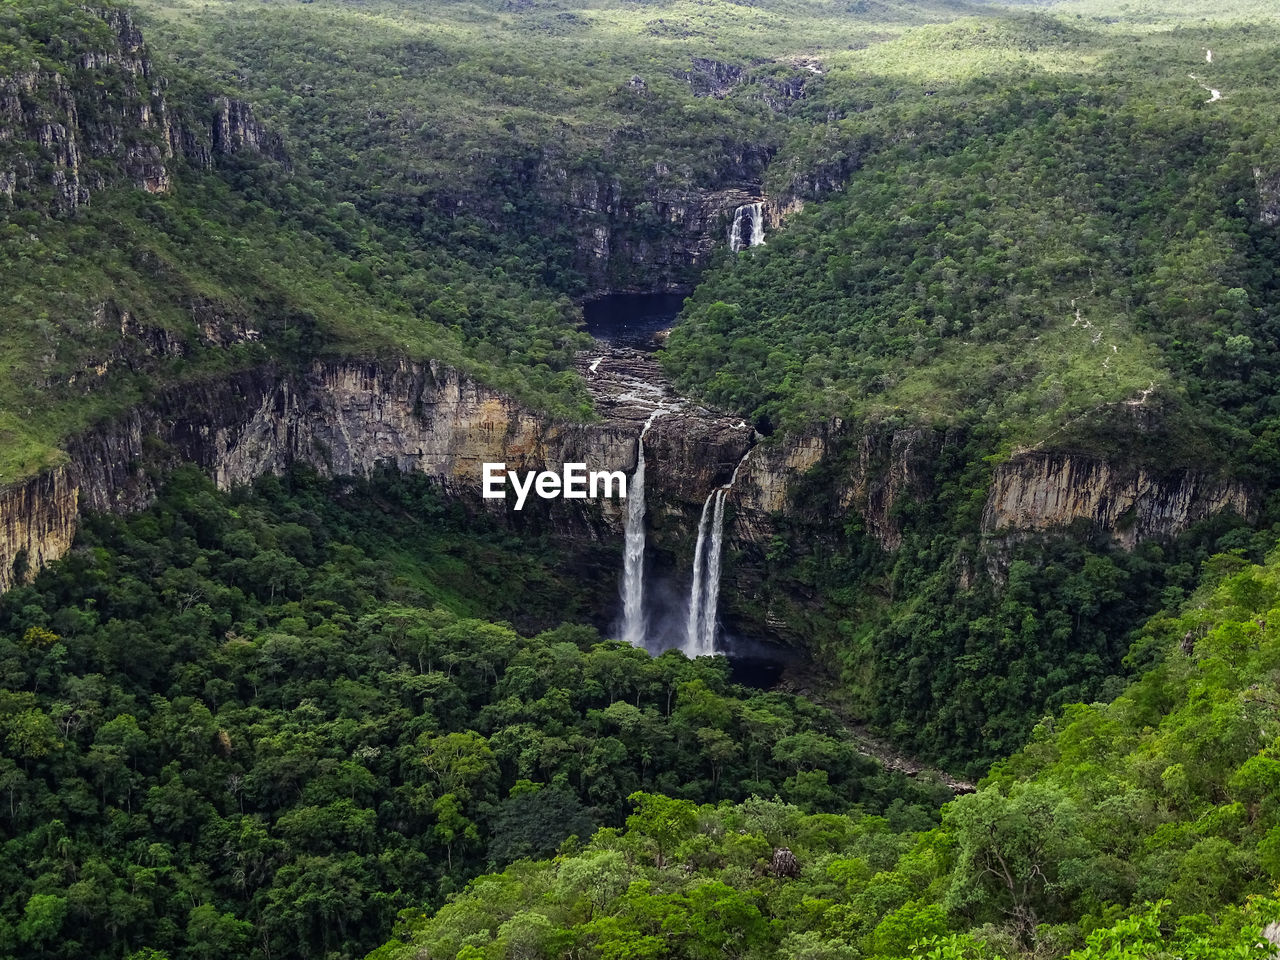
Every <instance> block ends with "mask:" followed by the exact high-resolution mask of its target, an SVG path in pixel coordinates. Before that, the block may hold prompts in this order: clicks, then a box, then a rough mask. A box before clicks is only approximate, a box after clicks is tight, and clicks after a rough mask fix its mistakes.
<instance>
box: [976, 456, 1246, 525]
mask: <svg viewBox="0 0 1280 960" xmlns="http://www.w3.org/2000/svg"><path fill="white" fill-rule="evenodd" d="M1223 510H1234V511H1235V512H1236V513H1238V514H1240V515H1241V516H1242V517H1249V516H1250V515H1251V514H1252V513H1253V511H1254V505H1253V503H1252V499H1251V496H1250V492H1249V490H1248V489H1247V488H1246V487H1245V486H1244V485H1243V484H1241V483H1238V482H1236V481H1233V480H1224V479H1219V478H1214V477H1212V476H1210V475H1208V474H1206V473H1204V472H1202V471H1197V470H1182V471H1173V472H1167V473H1161V474H1157V473H1154V472H1152V471H1149V470H1147V469H1144V468H1141V467H1131V466H1125V465H1123V464H1115V463H1110V462H1108V461H1106V460H1102V459H1098V458H1091V457H1081V456H1071V455H1069V454H1053V453H1034V454H1024V455H1021V456H1017V457H1014V458H1013V459H1012V460H1010V461H1008V462H1006V463H1003V464H1001V465H1000V466H999V467H997V468H996V471H995V476H994V477H993V479H992V484H991V492H990V495H989V496H988V497H987V504H986V508H985V510H984V511H983V514H982V529H983V531H984V532H985V533H989V534H997V535H998V534H1003V533H1009V532H1015V533H1017V532H1025V531H1038V530H1047V529H1052V528H1054V527H1063V526H1067V525H1069V524H1071V523H1073V522H1075V521H1077V520H1084V521H1086V522H1088V523H1089V524H1091V525H1093V526H1094V527H1097V528H1098V529H1101V530H1104V531H1108V532H1110V534H1111V535H1112V537H1113V538H1114V539H1115V540H1116V541H1117V542H1119V543H1120V544H1121V545H1122V546H1124V547H1125V548H1128V549H1132V548H1133V547H1134V546H1136V545H1137V544H1139V543H1141V542H1143V541H1144V540H1153V539H1159V538H1163V537H1168V536H1172V535H1175V534H1177V533H1180V532H1181V531H1183V530H1185V529H1186V528H1187V527H1189V526H1190V525H1191V524H1193V523H1195V522H1196V521H1198V520H1203V519H1205V518H1206V517H1209V516H1212V515H1213V514H1216V513H1219V512H1220V511H1223Z"/></svg>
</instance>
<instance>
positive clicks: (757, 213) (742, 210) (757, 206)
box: [729, 202, 764, 253]
mask: <svg viewBox="0 0 1280 960" xmlns="http://www.w3.org/2000/svg"><path fill="white" fill-rule="evenodd" d="M747 218H750V220H751V234H750V236H749V237H748V238H747V239H745V240H744V239H743V236H742V221H743V220H744V219H747ZM763 244H764V203H762V202H757V203H745V204H743V205H742V206H740V207H738V208H737V209H736V210H734V211H733V226H732V227H730V228H729V249H730V250H732V251H733V252H734V253H737V252H739V251H740V250H745V249H746V248H747V247H749V246H750V247H759V246H762V245H763Z"/></svg>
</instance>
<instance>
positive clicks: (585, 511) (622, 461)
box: [0, 358, 1254, 590]
mask: <svg viewBox="0 0 1280 960" xmlns="http://www.w3.org/2000/svg"><path fill="white" fill-rule="evenodd" d="M611 363H612V361H611ZM616 366H618V367H619V370H617V371H614V372H612V373H610V372H609V371H608V369H607V368H606V369H605V370H602V371H599V372H590V373H589V374H588V376H589V379H588V382H589V384H590V385H591V388H592V391H593V394H594V396H595V399H596V405H597V408H598V409H599V410H600V412H601V419H600V420H598V421H597V422H594V423H587V424H579V423H565V422H557V421H553V420H549V419H547V418H546V417H544V416H543V415H541V414H538V413H537V412H534V411H531V410H528V409H526V408H524V407H522V406H521V405H520V404H518V403H517V402H515V401H514V400H512V399H511V398H510V397H507V396H505V395H504V394H502V393H500V392H498V391H496V390H494V389H492V388H490V387H487V386H485V385H483V384H481V383H478V382H477V381H475V380H473V379H472V378H470V377H468V376H467V375H465V374H463V373H460V372H459V371H457V370H455V369H452V368H450V367H447V366H444V365H442V364H438V363H434V362H431V363H410V362H407V361H406V362H400V363H389V364H388V363H377V362H372V361H336V360H331V361H317V362H315V363H313V364H312V365H310V366H309V367H307V368H306V369H305V370H301V371H287V370H284V369H281V368H278V367H274V366H267V367H261V368H257V369H253V370H249V371H244V372H241V373H238V374H234V375H230V376H225V377H221V378H218V379H211V380H208V381H204V382H197V383H190V384H186V385H183V386H181V387H176V388H173V389H171V390H169V391H166V392H164V393H162V394H160V395H159V396H157V397H156V398H155V399H154V400H153V401H152V402H151V403H149V404H147V405H146V406H144V407H141V408H138V409H135V410H134V411H132V412H130V413H129V414H128V415H126V416H124V417H123V418H120V419H117V420H114V421H110V422H107V423H104V424H101V425H99V426H98V427H97V428H95V429H93V430H90V431H89V432H87V433H86V434H84V435H83V436H81V437H79V438H77V439H75V440H73V441H72V442H71V443H69V444H68V446H67V450H66V452H67V461H66V462H65V463H64V464H62V465H60V466H58V467H57V468H55V469H52V470H49V471H46V472H44V473H41V474H39V475H37V476H34V477H31V478H28V479H26V480H24V481H21V482H19V483H17V484H14V485H11V486H9V487H8V488H6V489H4V490H0V590H2V589H7V588H8V587H10V586H11V585H13V584H14V583H15V582H18V581H20V580H21V579H23V578H24V577H25V576H26V575H28V574H30V573H34V572H35V571H37V570H39V569H40V568H41V567H43V566H45V565H47V564H48V563H50V562H52V561H53V560H55V559H57V558H58V557H59V556H62V555H63V554H64V553H66V551H67V550H68V549H70V546H71V543H72V540H73V538H74V535H75V529H76V518H77V514H78V511H79V510H80V509H90V510H95V511H105V512H115V513H123V512H128V511H134V510H139V509H142V508H144V507H145V506H146V505H147V504H149V503H150V502H151V501H152V499H153V498H154V496H155V492H156V484H157V482H158V481H159V479H160V478H162V477H163V475H164V474H165V473H166V472H167V471H168V470H170V469H172V468H173V467H175V466H177V465H179V464H182V463H192V464H195V465H197V466H198V467H200V468H201V469H202V470H203V471H205V472H206V473H207V474H208V475H209V476H210V477H211V478H213V480H214V481H215V482H216V483H217V485H218V486H219V487H221V488H224V489H226V488H229V487H231V486H233V485H235V484H241V483H248V482H250V481H252V480H253V479H255V478H256V477H259V476H261V475H263V474H265V473H279V472H281V471H284V470H286V469H288V468H289V467H291V466H294V465H307V466H310V467H312V468H314V469H315V470H317V471H318V472H320V473H321V474H323V475H326V476H347V475H353V476H367V475H369V474H370V473H371V472H373V471H374V470H376V469H377V468H379V467H380V466H383V465H394V466H395V467H396V468H398V469H400V470H401V471H405V472H416V473H421V474H424V475H426V476H429V477H432V478H434V479H435V480H436V481H437V482H438V483H439V485H440V486H441V488H442V489H443V490H445V491H446V492H447V493H448V494H449V495H451V496H454V497H457V498H460V499H463V500H466V501H468V502H470V503H472V505H473V506H474V507H476V508H478V509H489V510H491V511H494V512H495V513H498V514H503V513H506V511H507V510H508V509H509V504H508V503H506V502H504V501H496V500H489V501H485V500H482V499H481V497H480V490H481V473H482V464H483V463H485V462H505V463H506V464H507V465H508V468H509V469H513V470H527V469H536V468H542V467H549V468H552V469H558V468H559V467H560V465H561V464H563V463H565V462H582V463H586V464H588V465H589V468H590V469H596V470H621V471H623V472H625V473H627V474H628V475H630V473H631V471H632V470H633V469H634V467H635V457H636V442H637V437H638V436H639V434H640V430H641V427H642V425H643V423H644V421H645V420H646V419H647V418H648V416H649V414H650V413H651V412H652V410H653V409H654V408H655V405H670V409H669V410H668V411H667V412H666V413H665V414H664V415H661V416H659V417H658V418H657V419H656V420H655V422H654V425H653V428H652V429H651V430H650V432H649V434H648V436H647V438H646V440H645V443H646V458H647V460H648V462H649V463H650V464H651V467H652V468H651V469H650V470H649V471H648V484H647V485H648V491H649V497H650V500H651V504H652V505H653V506H654V508H655V510H660V511H662V512H663V513H664V514H665V515H666V516H667V517H669V518H670V519H671V520H672V523H670V524H669V525H666V529H667V530H669V531H681V532H682V534H681V535H683V536H685V537H689V536H690V535H691V532H692V531H696V524H697V517H698V515H699V512H700V510H701V508H702V504H703V502H704V501H705V499H706V497H707V495H708V494H709V493H710V492H711V490H713V489H714V488H715V487H717V486H719V485H722V484H725V483H727V482H728V481H729V478H730V476H731V475H732V474H733V471H734V468H735V467H736V466H737V465H738V463H739V461H740V460H742V458H743V457H744V455H747V454H748V451H750V455H749V456H748V457H747V460H746V462H745V463H744V464H743V468H742V470H741V472H740V475H739V477H738V480H737V483H736V485H735V487H734V492H733V495H732V503H733V507H734V514H735V521H734V523H733V525H732V526H731V527H730V528H729V529H728V532H727V535H728V536H729V537H730V538H731V539H735V540H737V541H739V542H741V543H744V544H754V545H756V546H762V545H765V544H767V543H768V541H769V538H770V537H771V536H772V535H773V534H774V532H775V531H776V529H777V520H778V518H779V517H781V516H786V517H787V518H788V519H790V520H792V521H797V522H799V523H801V524H802V525H803V526H806V527H809V528H811V529H813V530H814V531H815V535H816V536H820V535H822V534H823V532H824V531H829V530H830V529H831V528H832V524H833V523H835V524H841V523H843V522H844V518H846V517H847V515H848V514H850V513H855V514H857V515H858V516H859V517H860V518H861V520H862V523H863V529H864V530H865V531H866V533H867V535H868V536H870V537H871V538H873V539H874V540H875V541H876V542H877V543H878V544H879V545H880V546H881V547H882V548H883V549H884V550H886V551H892V550H896V549H897V548H898V547H899V546H900V545H901V543H902V535H903V529H902V519H901V513H900V510H899V509H897V508H899V507H900V506H901V505H902V504H903V503H905V502H908V501H918V502H922V501H924V500H927V499H928V498H929V497H930V496H932V494H933V492H934V490H935V486H936V483H937V479H936V473H937V464H938V462H939V459H940V457H941V456H942V455H943V454H944V453H945V450H946V448H947V447H948V445H950V444H953V443H957V442H959V438H958V437H957V436H956V435H955V434H954V433H953V432H951V431H944V430H933V429H927V428H910V429H894V430H885V431H881V432H875V431H870V432H866V433H865V434H863V435H861V436H858V437H854V438H852V440H851V439H850V437H849V436H848V435H846V429H847V428H846V426H845V425H844V424H841V423H840V422H839V421H836V422H833V423H831V424H828V425H827V427H826V428H825V429H823V430H821V431H815V432H814V433H811V434H809V435H806V436H797V437H790V438H786V439H781V440H773V441H766V442H758V441H759V438H758V437H757V436H756V435H755V433H754V431H753V430H751V429H750V427H748V426H747V425H746V424H745V423H743V422H742V421H741V420H739V419H737V418H733V417H726V416H723V415H721V414H717V413H715V412H713V411H709V410H706V409H705V408H701V407H699V406H697V405H695V404H692V403H688V402H685V401H681V400H680V399H679V398H676V397H674V396H673V395H671V394H670V393H669V392H664V391H668V390H669V388H668V387H666V385H665V384H663V383H662V382H661V381H659V380H657V378H656V375H655V373H654V371H655V370H656V365H655V364H654V361H653V360H652V358H649V359H648V360H642V361H636V363H635V365H633V366H631V367H627V365H626V364H623V363H618V364H616ZM584 369H585V367H584ZM646 378H648V379H646ZM646 383H648V384H650V385H653V384H655V383H656V386H653V390H654V393H653V394H652V396H649V397H645V398H641V399H638V398H637V392H638V386H639V385H642V384H646ZM526 509H529V508H526ZM1223 510H1234V511H1235V512H1237V513H1239V514H1241V515H1242V516H1246V517H1248V516H1250V515H1251V514H1252V513H1253V512H1254V504H1253V502H1252V499H1251V496H1250V492H1249V491H1248V489H1247V488H1246V487H1244V486H1243V485H1241V484H1239V483H1237V482H1234V481H1229V480H1221V479H1215V478H1213V477H1210V476H1208V475H1205V474H1204V473H1202V472H1197V471H1190V470H1188V471H1179V472H1170V473H1163V474H1155V473H1153V472H1151V471H1148V470H1145V469H1141V468H1136V467H1132V468H1131V467H1125V466H1123V465H1119V464H1115V463H1110V462H1108V461H1105V460H1101V459H1097V458H1086V457H1079V456H1070V455H1066V454H1042V453H1035V454H1024V455H1021V456H1018V457H1015V458H1014V459H1012V460H1010V461H1008V462H1006V463H1004V464H1002V465H1000V466H999V467H997V468H996V470H995V472H994V475H993V478H992V482H991V485H990V489H989V493H988V496H987V501H986V507H985V510H984V512H983V517H982V533H983V534H984V535H985V536H986V537H987V538H988V539H998V538H1008V537H1011V536H1018V535H1023V534H1026V533H1028V532H1040V531H1048V530H1052V529H1055V528H1063V527H1066V526H1068V525H1070V524H1072V523H1073V522H1076V521H1080V520H1083V521H1086V522H1088V523H1090V524H1092V525H1094V526H1095V527H1097V528H1098V529H1100V530H1103V531H1107V532H1109V533H1110V534H1111V536H1112V537H1113V538H1114V539H1115V540H1116V541H1117V542H1118V543H1119V544H1120V545H1121V546H1123V547H1126V548H1132V547H1133V546H1134V545H1136V544H1137V543H1140V542H1142V541H1144V540H1148V539H1158V538H1164V537H1170V536H1174V535H1176V534H1178V533H1180V532H1181V531H1183V530H1185V529H1186V528H1187V527H1188V526H1190V525H1191V524H1192V523H1195V522H1196V521H1198V520H1201V519H1204V518H1206V517H1208V516H1211V515H1213V514H1215V513H1218V512H1219V511H1223ZM529 515H530V516H532V515H533V511H532V510H531V511H530V514H529ZM540 515H541V516H543V517H544V518H545V519H546V521H547V522H549V523H551V524H553V526H554V527H555V528H556V530H557V532H559V533H561V534H563V535H565V536H567V537H570V538H587V539H591V540H603V539H606V538H615V537H619V538H620V536H621V531H622V523H623V511H622V504H621V501H611V500H604V501H598V502H596V501H586V502H572V503H571V502H569V501H563V500H560V501H555V503H554V505H553V506H551V507H548V508H546V509H543V510H542V511H541V514H540Z"/></svg>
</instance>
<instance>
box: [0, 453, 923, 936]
mask: <svg viewBox="0 0 1280 960" xmlns="http://www.w3.org/2000/svg"><path fill="white" fill-rule="evenodd" d="M563 568H564V563H563V557H560V556H559V555H557V554H556V553H555V552H554V551H552V550H551V549H550V548H547V547H545V546H544V547H542V548H538V547H537V546H536V545H535V544H533V543H531V542H529V541H528V540H525V541H516V540H515V539H514V538H513V537H512V536H511V535H510V534H508V533H504V532H501V531H499V530H497V529H492V528H490V527H489V526H487V525H486V524H485V523H483V522H478V521H476V520H475V519H474V518H473V519H467V518H466V517H465V516H463V515H462V514H461V513H460V512H458V511H456V509H454V508H450V507H449V506H447V505H446V504H445V503H444V502H443V501H442V500H441V499H440V498H439V496H438V494H436V493H435V492H433V491H432V489H431V487H430V485H429V484H428V483H427V482H426V481H425V480H422V479H421V478H417V479H408V478H401V477H399V476H398V475H391V476H387V477H383V478H380V479H378V480H376V481H374V482H361V483H352V482H346V483H343V482H337V483H320V482H319V481H317V480H316V479H315V478H314V477H308V476H305V475H300V476H297V477H293V478H288V479H286V480H284V481H280V480H277V479H275V478H268V479H266V480H264V481H262V482H261V484H260V486H259V488H258V491H257V492H252V491H247V490H242V491H240V492H239V493H237V495H236V496H235V497H234V498H233V497H229V496H227V495H225V494H221V493H218V492H217V491H215V490H214V489H213V487H212V485H211V484H210V483H209V481H208V480H206V479H204V478H203V477H200V476H199V475H198V474H196V473H195V472H194V471H191V470H187V471H182V472H180V473H179V474H178V475H177V476H176V477H175V479H174V481H173V482H172V483H171V484H170V485H169V487H167V488H166V490H165V491H164V492H163V493H162V495H161V498H160V500H159V502H158V503H157V505H156V506H155V507H154V508H152V509H150V510H148V511H146V512H144V513H141V514H137V515H134V516H132V517H129V518H112V517H90V518H88V519H87V522H86V528H85V530H84V532H83V533H82V536H81V540H80V542H79V544H78V547H77V549H76V550H75V551H74V552H73V553H72V554H71V555H69V556H68V557H66V558H65V559H64V560H63V561H61V562H60V563H58V564H56V565H55V566H54V567H52V568H51V569H49V570H48V571H46V572H44V573H43V574H41V575H40V576H39V577H38V578H37V579H36V580H35V582H34V583H32V584H31V585H29V586H24V587H20V588H16V589H14V590H11V591H10V592H9V593H7V594H6V595H5V597H4V598H3V600H0V749H2V750H3V753H2V754H0V789H2V791H3V793H2V795H0V799H2V800H3V803H2V804H0V838H2V842H3V844H4V854H5V856H4V862H5V863H6V864H8V865H9V868H8V869H6V870H5V871H4V872H3V876H0V952H2V953H3V954H4V955H6V956H9V955H32V954H33V953H36V952H39V953H41V954H42V955H45V956H51V957H67V958H77V960H83V958H91V957H102V958H107V957H120V956H127V955H131V954H132V955H134V956H141V957H146V958H152V960H154V957H157V956H165V957H171V958H173V960H180V958H197V957H206V956H215V955H216V956H236V957H261V958H277V960H279V958H302V957H314V956H332V957H355V956H360V955H362V954H363V953H364V952H365V951H367V950H369V949H371V948H373V947H374V946H376V945H377V944H378V943H380V942H382V941H383V940H385V939H386V938H387V937H388V936H389V935H390V932H391V923H392V921H393V919H394V917H395V914H396V912H397V911H398V910H400V909H403V908H407V907H410V906H413V907H416V906H417V905H419V904H421V903H423V902H427V901H430V902H441V900H442V898H443V896H444V895H445V894H446V893H448V892H449V891H452V890H456V889H459V888H460V887H461V886H462V885H463V884H464V882H465V881H466V880H467V879H468V878H470V877H472V876H475V875H476V874H477V873H478V872H480V871H481V870H483V869H486V868H492V867H495V866H496V867H501V866H503V865H505V864H506V863H509V862H511V861H513V860H515V859H517V858H519V857H523V856H531V855H532V856H547V855H549V854H551V853H554V852H555V850H556V849H557V847H559V846H560V844H561V843H562V842H563V841H565V840H566V839H567V838H569V837H570V836H571V835H577V836H579V837H582V838H585V837H587V836H589V835H590V834H591V833H593V832H594V831H595V829H596V827H597V826H609V825H613V826H620V825H621V823H622V817H623V814H624V811H625V808H626V797H627V796H628V795H630V794H631V793H633V792H634V791H636V790H662V791H666V792H669V793H670V794H672V795H673V796H679V797H687V798H691V799H692V800H695V801H698V802H709V801H715V800H718V799H721V798H729V799H742V798H745V797H746V796H748V795H749V794H750V793H751V792H753V791H758V792H761V793H764V794H768V795H773V794H774V793H779V794H780V795H782V796H784V797H786V798H787V799H788V800H790V801H791V802H793V803H796V804H798V805H800V806H801V807H803V808H804V809H808V810H815V811H816V810H828V809H844V808H845V807H847V806H849V805H850V804H859V805H865V807H866V808H867V809H868V810H872V811H876V812H878V813H887V815H888V816H889V817H890V818H891V820H892V821H893V822H895V823H900V824H918V823H921V822H926V823H927V822H930V815H931V811H932V810H933V809H935V808H936V806H937V804H938V802H939V801H940V799H941V797H942V796H944V795H946V790H945V788H942V787H940V786H939V785H936V784H933V785H929V784H919V785H917V784H915V783H913V782H912V781H910V780H908V779H906V778H905V777H903V776H901V775H897V774H888V773H886V772H885V771H884V770H883V768H881V767H880V766H879V765H878V764H876V763H874V762H873V761H870V760H868V759H866V758H864V757H861V756H859V755H857V754H856V753H855V752H854V751H853V749H852V748H851V747H850V746H849V744H848V743H846V742H844V741H843V740H842V739H841V738H840V734H841V729H842V727H841V724H840V722H839V721H838V720H837V719H836V718H835V717H834V716H833V715H831V714H830V713H829V712H828V711H826V710H824V709H822V708H820V707H818V706H816V705H814V704H812V703H809V702H807V701H805V700H803V699H800V698H796V697H790V696H784V695H781V694H773V693H768V694H766V693H759V692H754V691H747V690H744V689H742V688H739V687H736V686H733V685H732V684H730V683H729V682H728V680H727V672H728V670H727V664H726V663H725V661H724V660H717V661H713V660H710V659H704V660H701V661H698V662H690V661H688V660H686V659H684V658H683V657H682V656H681V655H679V654H678V653H674V652H673V653H670V654H668V655H666V656H663V657H660V658H657V659H653V658H650V657H649V656H648V655H647V654H646V653H644V652H643V651H640V650H636V649H633V648H631V647H626V646H624V645H621V644H618V643H615V642H601V640H600V637H599V635H598V634H597V633H596V632H595V631H594V630H593V629H591V628H589V627H577V626H572V625H568V624H564V625H561V626H558V627H555V628H554V629H550V630H546V631H544V632H541V633H538V634H537V635H536V636H532V637H522V636H520V635H518V634H517V633H516V632H515V630H513V629H512V628H511V626H510V625H508V624H499V623H493V622H490V621H492V620H493V619H495V618H498V617H511V618H515V619H518V620H519V621H521V622H525V623H529V624H531V625H533V624H543V625H547V624H558V623H560V622H561V621H562V619H564V618H566V617H573V616H575V615H576V614H577V613H578V612H579V610H580V608H579V607H578V606H577V605H578V604H579V603H580V594H581V590H582V585H581V582H580V581H579V580H578V579H577V578H574V577H570V576H568V575H566V574H564V573H560V572H557V571H560V570H562V569H563ZM477 615H478V617H479V618H478V619H477V618H475V617H476V616H477ZM142 948H148V949H150V950H153V951H157V952H156V953H148V952H146V951H144V952H143V953H142V954H133V953H132V952H133V951H137V950H139V949H142Z"/></svg>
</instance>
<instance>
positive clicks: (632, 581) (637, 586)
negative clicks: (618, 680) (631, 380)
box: [622, 407, 668, 647]
mask: <svg viewBox="0 0 1280 960" xmlns="http://www.w3.org/2000/svg"><path fill="white" fill-rule="evenodd" d="M667 410H668V408H667V407H658V409H656V410H654V411H653V413H651V414H650V415H649V419H648V420H646V421H645V423H644V427H643V429H641V431H640V439H639V441H637V443H636V471H635V473H633V474H632V475H631V480H630V482H628V484H627V520H626V526H625V531H624V541H625V545H624V547H623V556H622V639H623V640H625V641H626V642H627V643H629V644H631V645H632V646H633V647H643V646H644V638H645V632H646V631H645V626H646V625H645V614H644V437H645V434H646V433H648V432H649V428H650V427H652V426H653V421H654V420H656V419H657V418H658V417H659V416H660V415H661V414H664V413H666V412H667Z"/></svg>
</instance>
